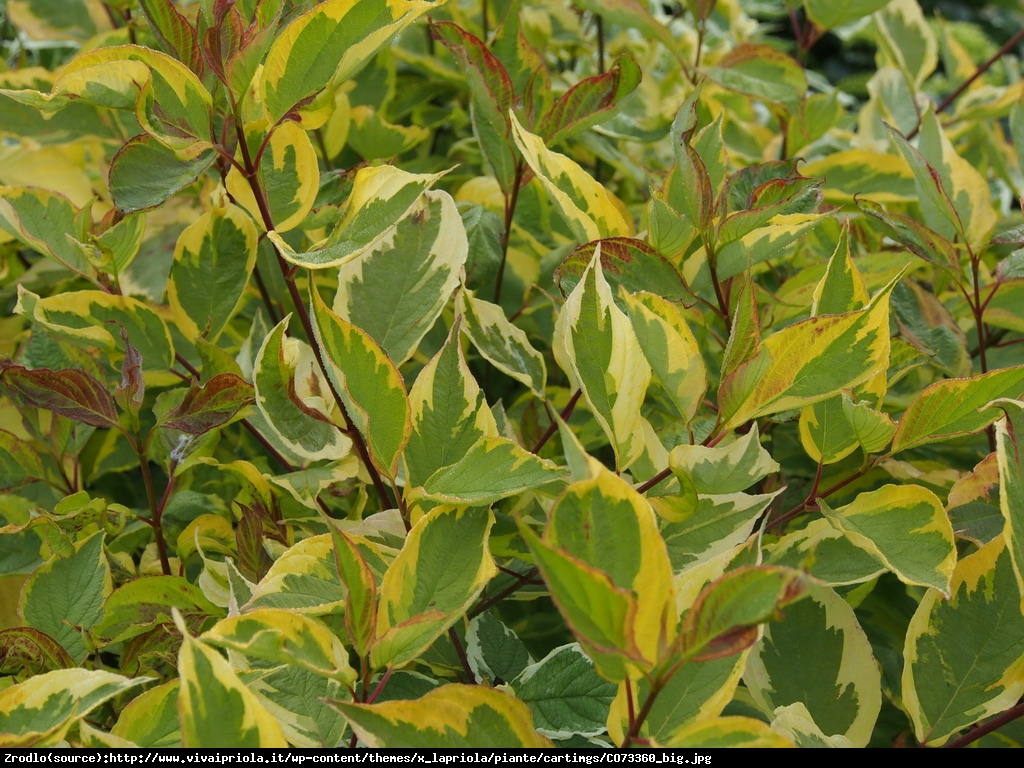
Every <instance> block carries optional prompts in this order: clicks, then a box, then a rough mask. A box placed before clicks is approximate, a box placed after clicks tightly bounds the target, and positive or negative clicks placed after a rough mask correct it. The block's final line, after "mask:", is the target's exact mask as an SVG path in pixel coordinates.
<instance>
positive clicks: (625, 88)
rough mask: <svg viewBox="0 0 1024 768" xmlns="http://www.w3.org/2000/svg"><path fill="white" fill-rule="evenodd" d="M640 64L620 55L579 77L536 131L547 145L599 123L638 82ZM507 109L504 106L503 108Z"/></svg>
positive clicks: (611, 112)
mask: <svg viewBox="0 0 1024 768" xmlns="http://www.w3.org/2000/svg"><path fill="white" fill-rule="evenodd" d="M640 78H641V73H640V67H639V66H637V63H636V62H635V61H633V59H631V58H630V57H629V56H620V57H619V58H618V59H616V60H615V62H614V63H613V64H612V66H611V67H610V68H609V69H608V71H606V72H603V73H601V74H600V75H594V76H593V77H588V78H585V79H583V80H580V81H579V82H578V83H576V84H575V85H573V86H572V87H571V88H570V89H569V90H567V91H566V92H565V93H563V94H562V95H561V96H560V97H559V99H558V101H556V102H555V103H554V105H552V107H551V109H550V110H549V111H548V112H547V114H545V115H544V117H543V118H542V119H541V121H540V124H539V125H538V126H537V133H538V134H539V135H540V136H541V137H543V139H544V141H545V143H546V144H547V145H548V146H549V147H553V146H554V145H555V144H557V143H558V142H560V141H564V140H565V139H567V138H569V137H571V136H575V135H577V134H580V133H583V131H585V130H587V129H588V128H590V127H591V126H594V125H597V124H598V123H603V122H604V121H605V120H607V119H608V118H609V117H611V116H612V115H613V114H615V112H616V111H617V110H618V107H619V102H620V101H621V100H622V99H623V98H625V97H626V96H628V95H629V94H630V93H632V92H633V91H634V90H636V87H637V86H638V85H639V84H640ZM506 112H507V110H506Z"/></svg>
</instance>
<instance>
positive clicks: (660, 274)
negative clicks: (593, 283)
mask: <svg viewBox="0 0 1024 768" xmlns="http://www.w3.org/2000/svg"><path fill="white" fill-rule="evenodd" d="M598 250H600V252H601V269H602V270H603V272H604V277H605V279H606V280H607V281H608V283H609V285H611V286H612V287H613V288H615V289H617V290H615V291H613V295H615V296H616V297H618V296H619V295H620V294H619V290H623V289H624V290H626V291H628V292H629V293H637V292H639V291H647V292H649V293H654V294H657V295H658V296H660V297H662V298H664V299H668V300H669V301H681V302H685V303H686V304H687V306H689V305H690V304H691V303H693V302H695V301H696V299H695V298H694V296H693V294H692V293H690V290H689V289H688V288H687V287H686V283H684V282H683V278H682V276H681V275H680V274H679V271H678V270H677V269H676V267H675V266H674V265H673V264H672V263H671V262H670V261H669V260H668V259H666V258H665V257H664V256H662V255H661V254H660V253H658V251H656V250H655V249H654V248H652V247H651V246H649V245H648V244H647V243H645V242H644V241H643V240H634V239H633V238H629V237H606V238H604V239H603V240H596V241H594V242H591V243H584V244H583V245H581V246H578V247H577V248H575V249H573V252H572V253H570V254H569V255H568V256H567V257H566V259H565V261H563V262H562V263H561V264H559V265H558V268H557V269H556V270H555V275H554V277H555V281H556V282H557V283H558V287H559V288H560V289H561V291H562V293H563V295H565V296H568V295H569V294H570V293H572V291H573V290H574V289H575V288H576V286H577V285H579V283H580V281H581V280H582V279H583V276H584V275H585V274H586V272H587V268H588V267H589V266H590V263H591V262H592V261H593V260H594V253H595V252H596V251H598ZM616 301H619V299H618V298H616ZM620 307H621V308H622V309H625V306H624V305H623V304H622V303H620Z"/></svg>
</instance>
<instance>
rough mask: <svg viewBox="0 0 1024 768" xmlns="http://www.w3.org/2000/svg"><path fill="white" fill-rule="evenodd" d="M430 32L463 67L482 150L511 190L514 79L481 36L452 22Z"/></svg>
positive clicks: (504, 186) (500, 181)
mask: <svg viewBox="0 0 1024 768" xmlns="http://www.w3.org/2000/svg"><path fill="white" fill-rule="evenodd" d="M430 31H431V34H432V35H433V36H434V38H435V39H437V40H440V41H441V43H442V44H443V45H444V46H445V47H446V48H447V49H448V50H450V51H451V52H452V55H454V56H455V58H456V60H457V61H458V62H459V65H460V66H461V67H462V70H463V74H464V75H465V77H466V81H467V82H468V83H469V90H470V93H471V94H472V96H473V127H474V129H475V130H476V133H477V138H478V139H479V141H480V149H481V150H482V151H483V153H484V155H485V156H486V157H487V160H488V161H489V162H490V164H491V166H492V167H493V169H494V176H495V178H496V179H497V180H498V184H499V186H500V187H501V189H502V191H503V192H509V191H511V189H512V184H513V182H514V178H515V162H516V161H515V153H514V151H513V149H512V126H511V124H510V123H509V118H508V113H509V110H510V109H512V102H513V99H514V97H515V90H514V88H513V86H512V79H511V78H510V77H509V76H508V72H507V71H506V70H505V67H504V66H503V65H502V63H501V62H500V61H499V60H498V57H497V56H495V55H494V54H493V53H491V52H490V51H489V50H488V49H487V46H486V45H485V44H484V42H483V41H482V40H480V38H478V37H475V36H474V35H471V34H470V33H469V32H466V31H465V30H464V29H461V28H460V27H458V26H456V25H455V24H452V23H451V22H448V21H442V22H437V23H436V24H431V25H430Z"/></svg>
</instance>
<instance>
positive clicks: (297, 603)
mask: <svg viewBox="0 0 1024 768" xmlns="http://www.w3.org/2000/svg"><path fill="white" fill-rule="evenodd" d="M344 598H345V590H344V589H343V587H342V585H341V582H340V581H339V579H338V572H337V570H336V569H335V566H334V555H333V542H332V541H331V536H330V534H326V533H324V534H321V535H320V536H311V537H310V538H308V539H303V540H302V541H300V542H298V543H297V544H295V545H293V546H291V547H289V548H288V549H287V550H285V551H284V553H283V554H282V555H281V556H280V557H279V558H277V560H275V561H274V564H273V565H272V566H270V570H268V571H267V573H266V575H265V576H264V577H263V578H262V579H261V580H260V583H259V584H257V585H256V589H255V590H253V593H252V597H251V598H250V600H249V602H248V603H246V604H245V605H244V606H243V607H242V610H245V611H251V610H255V609H257V608H282V609H286V610H291V611H300V612H302V613H310V614H314V615H316V614H324V613H332V612H334V611H336V610H338V609H339V608H341V607H342V606H343V605H344Z"/></svg>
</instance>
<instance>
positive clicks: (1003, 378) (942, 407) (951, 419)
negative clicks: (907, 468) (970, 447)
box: [892, 366, 1024, 453]
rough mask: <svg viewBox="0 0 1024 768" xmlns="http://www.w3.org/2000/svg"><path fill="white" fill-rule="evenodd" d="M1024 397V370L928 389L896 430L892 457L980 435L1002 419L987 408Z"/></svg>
mask: <svg viewBox="0 0 1024 768" xmlns="http://www.w3.org/2000/svg"><path fill="white" fill-rule="evenodd" d="M1022 393H1024V366H1018V367H1016V368H1004V369H1002V370H998V371H989V372H988V373H983V374H981V375H979V376H973V377H971V378H969V379H947V380H944V381H939V382H936V383H935V384H932V385H931V386H929V387H926V388H925V390H924V391H923V392H921V394H920V395H918V396H917V398H915V399H914V402H912V403H911V404H910V407H909V408H907V411H906V413H904V414H903V418H902V419H900V422H899V424H898V425H897V427H896V435H895V437H894V438H893V443H892V453H898V452H899V451H904V450H906V449H908V448H915V447H917V446H919V445H925V444H927V443H934V442H937V441H939V440H946V439H949V438H950V437H954V436H956V435H967V434H971V433H973V432H979V431H980V430H982V429H984V428H985V427H987V426H988V425H989V424H991V423H992V422H993V421H995V420H996V419H998V418H999V410H998V408H995V407H987V405H988V403H990V402H991V401H993V400H996V399H999V398H1011V399H1017V398H1019V397H1020V396H1021V394H1022Z"/></svg>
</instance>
